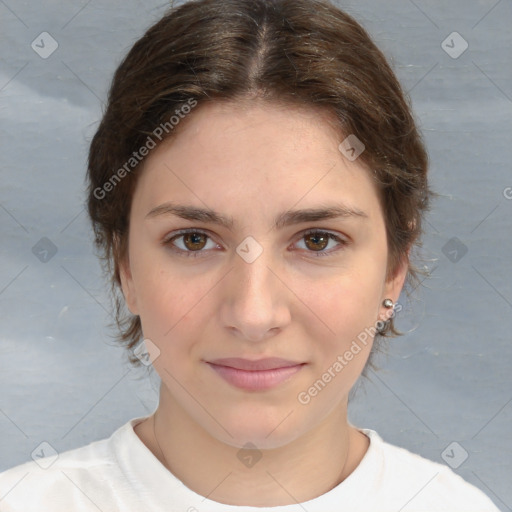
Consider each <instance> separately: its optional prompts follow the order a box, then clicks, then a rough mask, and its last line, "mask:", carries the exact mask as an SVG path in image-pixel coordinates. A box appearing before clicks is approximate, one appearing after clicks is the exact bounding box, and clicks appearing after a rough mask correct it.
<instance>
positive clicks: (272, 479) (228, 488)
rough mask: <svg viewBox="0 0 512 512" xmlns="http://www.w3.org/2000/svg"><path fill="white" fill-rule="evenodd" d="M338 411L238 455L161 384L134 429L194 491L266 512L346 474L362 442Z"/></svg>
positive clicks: (317, 493) (301, 499)
mask: <svg viewBox="0 0 512 512" xmlns="http://www.w3.org/2000/svg"><path fill="white" fill-rule="evenodd" d="M346 412H347V409H346V402H345V406H344V407H339V408H338V409H336V410H333V411H332V412H331V413H330V415H329V416H327V417H326V418H325V420H324V421H322V422H321V423H320V424H319V425H317V426H316V427H315V428H314V429H312V430H310V431H309V432H307V434H305V435H303V436H301V437H299V438H297V439H295V440H293V441H292V442H290V443H288V444H286V445H284V446H280V447H278V448H274V449H268V450H261V451H260V450H256V449H255V451H253V452H252V451H246V450H244V451H241V449H240V447H235V446H231V445H228V444H226V443H223V442H221V441H219V440H218V439H216V438H214V437H212V436H211V435H210V434H209V433H208V432H207V431H206V430H205V429H203V428H202V427H201V426H200V425H198V424H197V423H196V422H194V421H193V420H192V418H190V416H188V415H187V414H185V413H184V411H183V410H182V409H181V408H180V407H179V405H178V404H177V403H175V402H173V401H172V400H171V399H170V395H169V394H168V393H167V392H166V390H165V387H164V386H162V388H161V393H160V404H159V406H158V409H157V411H156V412H155V414H154V415H152V416H151V417H149V418H148V419H147V420H145V422H143V423H141V424H139V425H137V426H136V428H135V431H136V433H137V435H138V436H139V437H140V438H141V440H142V441H143V442H144V443H145V444H146V446H147V447H148V448H149V449H150V450H151V451H152V452H153V454H154V455H155V456H156V457H157V458H158V459H159V460H160V462H161V463H162V464H163V465H164V466H165V467H166V468H167V469H168V470H169V471H170V472H171V473H173V474H174V476H175V477H176V478H178V479H179V480H181V481H182V482H183V483H184V484H185V485H186V486H187V487H188V488H189V489H192V490H193V491H194V492H196V493H198V494H200V495H202V496H205V497H207V498H208V499H210V500H213V501H217V502H220V503H224V504H227V505H237V506H244V505H245V506H256V507H268V506H279V505H290V504H296V503H302V502H304V501H308V500H311V499H314V498H316V497H318V496H320V495H322V494H325V493H326V492H328V491H330V490H331V489H333V488H334V487H336V486H337V485H338V484H339V483H341V482H342V481H343V480H344V479H345V478H346V477H347V476H348V475H350V473H352V471H354V469H355V468H356V467H357V465H358V464H359V462H360V461H361V459H362V458H363V456H364V454H365V453H366V450H367V448H368V445H369V440H368V438H367V437H366V436H365V435H364V434H362V433H361V432H359V431H358V430H357V429H355V428H354V427H352V426H350V425H349V424H348V422H347V415H346ZM318 468H322V471H318Z"/></svg>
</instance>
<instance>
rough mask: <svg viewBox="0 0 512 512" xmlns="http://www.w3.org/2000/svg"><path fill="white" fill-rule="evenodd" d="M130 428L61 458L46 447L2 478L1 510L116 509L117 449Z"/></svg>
mask: <svg viewBox="0 0 512 512" xmlns="http://www.w3.org/2000/svg"><path fill="white" fill-rule="evenodd" d="M127 425H128V424H127ZM127 425H124V426H123V427H121V428H120V429H118V430H117V431H116V432H114V434H112V436H111V437H110V438H107V439H102V440H99V441H94V442H92V443H90V444H88V445H86V446H82V447H79V448H75V449H73V450H68V451H65V452H62V453H56V452H55V451H54V450H53V449H52V448H51V447H50V446H49V445H42V446H41V447H40V448H39V449H38V451H36V452H35V453H34V454H33V460H31V461H30V462H25V463H23V464H20V465H18V466H15V467H13V468H11V469H8V470H7V471H4V472H2V473H0V510H1V511H2V512H4V511H5V512H15V511H16V512H18V511H23V512H30V511H35V510H52V511H53V512H60V511H61V510H62V511H64V510H66V511H67V510H70V508H69V507H70V506H72V510H73V511H80V512H81V511H89V510H96V511H97V510H98V508H97V507H98V506H100V504H102V505H105V504H107V505H108V506H107V509H104V508H103V506H102V507H101V510H117V507H116V502H117V493H118V491H119V487H120V486H123V481H124V478H123V474H122V470H121V468H120V466H119V464H118V462H117V459H116V453H115V450H114V448H113V445H114V443H115V442H116V441H118V440H119V438H120V437H122V434H123V431H124V430H125V429H126V426H127ZM109 507H110V508H109Z"/></svg>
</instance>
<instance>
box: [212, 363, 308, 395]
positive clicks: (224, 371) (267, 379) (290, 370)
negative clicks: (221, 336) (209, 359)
mask: <svg viewBox="0 0 512 512" xmlns="http://www.w3.org/2000/svg"><path fill="white" fill-rule="evenodd" d="M208 364H209V365H210V366H211V368H213V369H214V370H215V371H216V372H217V373H218V374H219V375H220V376H221V377H222V378H223V379H224V380H225V381H227V382H229V384H232V385H233V386H236V387H237V388H241V389H246V390H249V391H261V390H264V389H271V388H273V387H275V386H277V385H278V384H281V383H283V382H284V381H286V380H288V379H289V378H290V377H291V376H292V375H295V374H296V373H297V372H298V371H299V370H300V369H301V368H302V367H303V366H304V365H303V364H299V365H296V366H287V367H286V368H276V369H274V370H257V371H248V370H239V369H237V368H231V367H229V366H220V365H217V364H213V363H208Z"/></svg>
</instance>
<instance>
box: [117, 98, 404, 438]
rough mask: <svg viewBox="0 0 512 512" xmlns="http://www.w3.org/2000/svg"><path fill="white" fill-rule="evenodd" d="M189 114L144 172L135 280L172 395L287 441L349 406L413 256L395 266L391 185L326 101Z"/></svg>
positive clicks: (224, 423) (125, 278) (131, 297)
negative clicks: (350, 152) (335, 120)
mask: <svg viewBox="0 0 512 512" xmlns="http://www.w3.org/2000/svg"><path fill="white" fill-rule="evenodd" d="M242 107H243V108H242ZM180 128H182V130H181V131H180V132H179V134H178V135H177V136H176V137H175V138H174V139H172V140H168V141H166V142H165V143H163V144H162V145H160V146H158V147H157V148H156V149H154V150H153V152H152V153H151V154H150V155H149V156H148V157H147V159H146V161H145V165H144V169H143V171H142V173H141V176H140V179H139V181H138V184H137V188H136V190H135V193H134V197H133V202H132V209H131V214H130V230H129V246H128V257H127V259H126V260H125V261H124V262H123V264H122V267H121V279H122V286H123V292H124V295H125V298H126V301H127V304H128V307H129V309H130V310H131V312H132V313H133V314H136V315H139V316H140V319H141V323H142V328H143V333H144V337H145V338H146V339H149V340H151V343H152V344H154V346H156V347H157V348H158V350H159V355H158V357H157V358H156V359H155V360H154V362H153V365H154V367H155V369H156V371H157V372H158V373H159V375H160V377H161V378H162V385H163V390H164V393H163V394H161V402H160V406H162V400H166V401H167V403H166V404H164V405H166V406H167V407H168V408H171V409H172V410H173V415H174V416H173V417H175V418H178V417H182V418H184V419H186V420H187V421H188V422H190V421H191V422H193V424H194V425H197V426H199V427H201V429H202V431H203V432H207V433H208V434H209V435H211V436H213V437H214V438H216V439H218V440H220V441H222V442H224V443H227V444H229V445H232V446H238V447H240V446H243V445H244V444H245V443H247V442H248V441H251V442H253V443H254V444H256V446H258V447H260V448H275V447H278V446H283V445H285V444H287V443H290V442H292V441H294V440H295V439H297V438H299V437H301V436H303V435H305V434H307V433H308V432H309V431H311V430H312V429H314V428H315V427H318V426H319V425H320V424H324V423H325V422H329V421H339V418H340V417H343V413H344V412H345V413H346V406H347V396H348V393H349V391H350V389H351V387H352V386H353V384H354V383H355V381H356V380H357V378H358V377H359V375H360V374H361V372H362V370H363V368H364V365H365V363H366V360H367V358H368V356H369V353H370V349H371V345H372V337H371V335H370V336H368V333H369V332H370V333H371V332H372V328H373V327H374V326H375V324H376V322H377V321H378V320H379V319H380V318H382V317H383V315H384V314H385V310H384V308H383V306H382V301H383V299H384V298H391V299H393V301H396V300H397V299H398V296H399V293H400V290H401V288H402V285H403V281H404V278H405V275H406V270H407V267H406V264H405V262H404V264H402V266H401V267H400V268H399V269H398V272H397V273H396V274H394V276H393V278H388V276H387V275H386V268H387V264H388V252H387V241H386V229H385V219H384V216H383V212H382V209H381V205H380V202H379V197H378V193H377V189H376V187H375V186H374V184H373V182H372V180H371V178H370V175H369V171H368V170H367V169H366V168H365V167H364V165H363V164H362V163H361V162H360V161H359V160H355V161H349V160H348V159H346V158H345V157H344V156H343V155H342V153H341V152H340V151H339V149H338V146H339V144H340V143H341V142H342V140H343V139H344V138H345V137H341V136H340V135H339V134H338V133H336V131H335V130H334V128H332V127H331V125H330V124H329V123H328V122H327V120H326V118H324V117H323V115H322V114H321V113H319V112H318V111H309V110H298V109H291V108H290V107H286V108H285V107H282V106H281V107H278V106H276V105H274V104H270V103H263V102H253V103H248V104H245V105H243V106H242V105H240V104H233V103H224V104H222V103H210V104H205V105H202V106H199V107H198V108H197V109H196V110H195V111H194V113H193V114H192V115H191V116H190V118H188V119H186V120H185V121H184V125H183V126H182V127H180ZM362 333H366V340H365V342H362V339H364V338H365V336H362ZM150 352H151V350H150ZM349 353H350V354H351V356H350V354H349ZM232 358H237V359H242V360H245V361H240V360H236V361H234V360H227V359H232ZM275 358H277V359H278V360H276V359H275ZM221 360H222V361H221ZM262 360H263V361H262ZM283 360H284V361H283ZM258 364H261V365H262V366H257V365H258ZM264 368H266V369H264ZM315 383H316V384H315Z"/></svg>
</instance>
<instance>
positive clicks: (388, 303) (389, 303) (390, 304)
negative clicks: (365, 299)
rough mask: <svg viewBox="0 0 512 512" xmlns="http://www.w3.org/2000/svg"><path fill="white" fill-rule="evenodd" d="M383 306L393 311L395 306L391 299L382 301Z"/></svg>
mask: <svg viewBox="0 0 512 512" xmlns="http://www.w3.org/2000/svg"><path fill="white" fill-rule="evenodd" d="M382 305H383V306H384V307H385V308H387V309H391V308H392V307H393V306H394V303H393V301H392V300H391V299H384V300H383V301H382Z"/></svg>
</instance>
